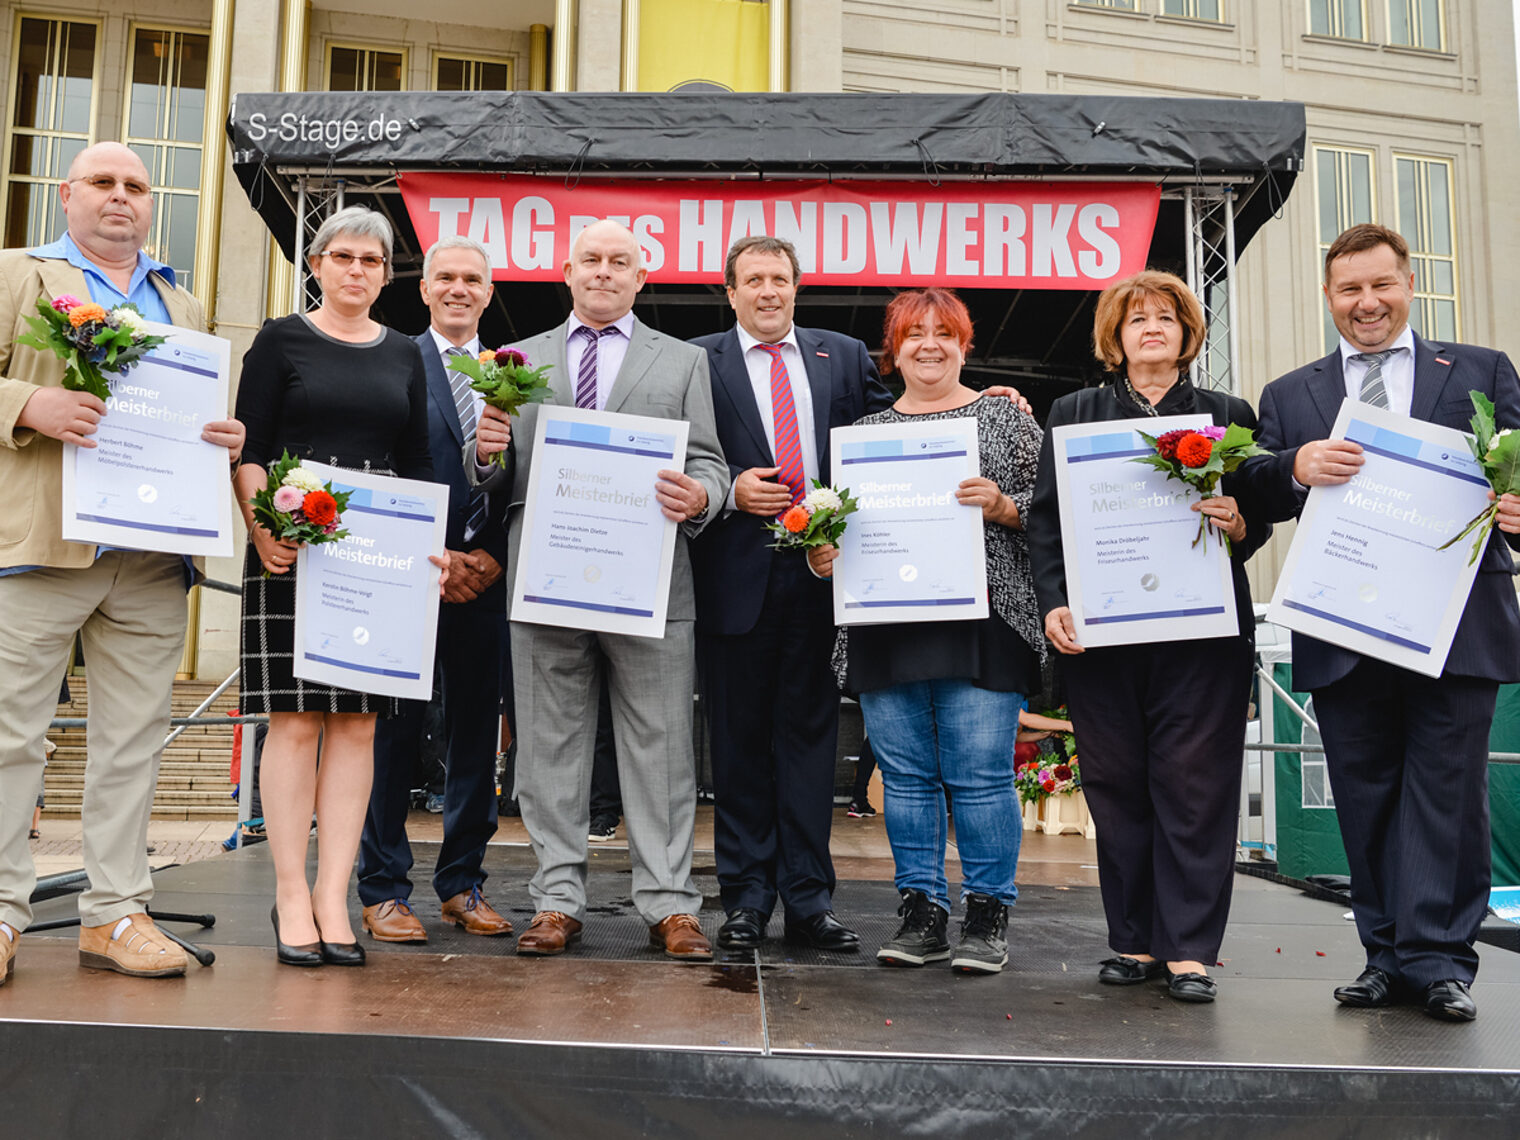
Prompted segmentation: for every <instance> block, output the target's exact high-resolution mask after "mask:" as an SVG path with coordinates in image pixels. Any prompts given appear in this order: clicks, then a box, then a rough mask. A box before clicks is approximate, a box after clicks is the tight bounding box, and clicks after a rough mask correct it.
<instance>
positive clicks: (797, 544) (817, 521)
mask: <svg viewBox="0 0 1520 1140" xmlns="http://www.w3.org/2000/svg"><path fill="white" fill-rule="evenodd" d="M859 506H860V504H859V503H857V502H856V501H855V499H854V498H853V497H852V496H851V495H850V490H849V488H848V487H846V488H845V489H844V490H842V491H841V490H837V489H836V488H834V487H826V486H824V485H823V483H821V482H820V481H819V480H817V479H814V480H813V489H812V490H811V491H809V492H808V493H807V494H806V495H805V496H803V499H802V502H800V503H796V504H794V505H792V506H790V507H788V508H787V509H786V510H784V511H782V512H781V515H780V517H779V518H777V519H776V521H775V522H773V523H766V524H765V528H766V529H767V530H768V531H770V532H771V533H772V534H774V535H775V536H776V541H775V542H773V543H771V545H772V546H773V547H776V548H777V549H779V550H811V549H812V548H813V547H815V546H837V545H839V536H840V535H842V534H844V529H845V525H846V524H845V521H844V520H845V516H846V515H851V514H854V513H855V511H856V510H857V509H858V508H859Z"/></svg>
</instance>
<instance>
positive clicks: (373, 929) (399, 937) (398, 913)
mask: <svg viewBox="0 0 1520 1140" xmlns="http://www.w3.org/2000/svg"><path fill="white" fill-rule="evenodd" d="M364 929H365V930H367V931H369V934H370V937H371V938H373V939H374V940H375V941H376V942H426V941H427V931H426V930H424V929H423V928H422V920H421V919H419V918H418V917H417V916H416V915H415V914H413V913H412V904H411V903H409V902H407V901H406V900H405V899H386V900H385V901H384V902H383V903H376V904H375V905H374V906H367V907H365V908H364Z"/></svg>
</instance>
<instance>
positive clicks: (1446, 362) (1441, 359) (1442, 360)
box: [1436, 356, 1451, 368]
mask: <svg viewBox="0 0 1520 1140" xmlns="http://www.w3.org/2000/svg"><path fill="white" fill-rule="evenodd" d="M1436 363H1437V364H1444V365H1446V367H1447V368H1450V367H1451V361H1449V360H1447V359H1446V357H1444V356H1438V357H1436Z"/></svg>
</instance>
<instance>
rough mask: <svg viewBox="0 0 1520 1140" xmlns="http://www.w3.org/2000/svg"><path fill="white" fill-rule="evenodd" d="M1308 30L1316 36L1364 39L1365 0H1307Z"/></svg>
mask: <svg viewBox="0 0 1520 1140" xmlns="http://www.w3.org/2000/svg"><path fill="white" fill-rule="evenodd" d="M1393 2H1394V3H1395V4H1397V3H1401V2H1402V0H1393ZM1309 31H1310V32H1311V33H1312V34H1313V35H1316V36H1337V37H1339V38H1340V39H1343V40H1364V39H1366V38H1367V11H1366V0H1309Z"/></svg>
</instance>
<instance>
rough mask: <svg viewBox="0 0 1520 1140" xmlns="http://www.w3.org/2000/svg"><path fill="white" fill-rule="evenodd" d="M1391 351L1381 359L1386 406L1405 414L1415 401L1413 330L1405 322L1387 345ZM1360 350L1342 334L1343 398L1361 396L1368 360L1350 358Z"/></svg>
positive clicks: (1358, 398) (1349, 398)
mask: <svg viewBox="0 0 1520 1140" xmlns="http://www.w3.org/2000/svg"><path fill="white" fill-rule="evenodd" d="M1388 347H1389V348H1390V349H1392V350H1393V355H1392V356H1390V357H1389V358H1388V359H1387V360H1385V361H1383V387H1384V388H1385V389H1386V390H1387V392H1388V410H1389V411H1390V412H1397V413H1398V414H1399V415H1401V416H1407V415H1408V414H1409V409H1410V407H1411V406H1413V404H1414V330H1413V329H1412V328H1410V327H1409V326H1408V325H1405V326H1404V331H1403V332H1401V333H1400V334H1399V337H1398V339H1397V340H1395V341H1394V342H1393V343H1392V344H1391V345H1389V346H1388ZM1361 351H1362V350H1361V349H1359V348H1357V347H1356V345H1354V344H1352V343H1351V342H1350V341H1348V340H1347V339H1346V338H1345V337H1341V372H1342V373H1344V374H1345V377H1346V398H1347V399H1348V400H1360V399H1361V398H1362V381H1363V380H1364V379H1366V376H1367V362H1366V361H1365V360H1353V359H1352V357H1354V356H1356V355H1357V354H1358V353H1360V352H1361Z"/></svg>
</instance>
